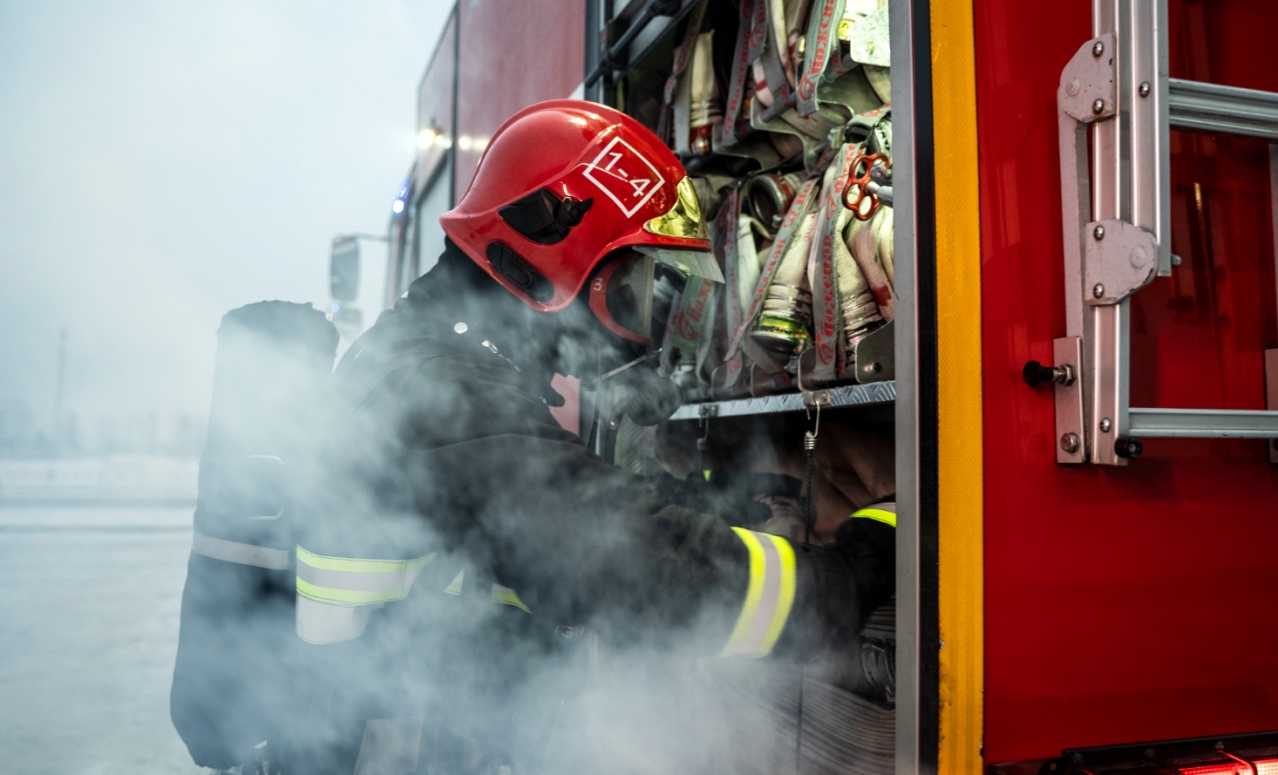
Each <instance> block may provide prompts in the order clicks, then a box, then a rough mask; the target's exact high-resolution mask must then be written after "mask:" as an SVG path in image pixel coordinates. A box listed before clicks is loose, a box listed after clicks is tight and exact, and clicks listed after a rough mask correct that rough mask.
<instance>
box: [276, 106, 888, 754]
mask: <svg viewBox="0 0 1278 775" xmlns="http://www.w3.org/2000/svg"><path fill="white" fill-rule="evenodd" d="M441 222H442V225H443V228H444V231H445V233H446V235H447V241H446V247H445V250H444V253H443V255H442V256H441V257H440V259H439V262H438V263H437V265H436V266H435V267H434V268H432V269H431V270H430V271H429V272H428V273H426V274H425V275H424V276H422V277H421V278H420V279H418V280H417V281H416V282H414V283H413V284H412V286H411V287H410V289H409V291H408V292H407V294H406V295H405V296H404V297H403V298H401V299H400V300H399V301H398V302H397V303H396V304H395V307H394V309H392V310H390V311H388V312H386V313H384V314H383V315H382V316H381V318H380V319H379V320H378V321H377V323H376V325H374V326H373V327H372V328H371V329H370V330H369V331H368V332H367V333H366V334H364V335H363V336H362V337H361V338H360V339H359V340H358V341H357V342H355V344H354V345H353V346H352V347H351V348H350V350H349V351H348V352H347V353H346V355H345V356H344V358H343V360H342V362H341V363H340V364H339V366H338V369H337V371H336V377H337V380H338V385H339V391H340V392H341V393H342V395H343V396H344V398H343V401H344V402H345V403H344V405H343V408H342V409H341V410H339V411H335V412H333V416H334V417H336V418H338V424H337V427H336V428H335V430H334V431H333V432H332V434H331V440H330V443H328V444H327V445H326V446H325V447H324V449H323V450H322V451H321V453H320V454H319V455H318V459H317V461H316V463H315V476H314V485H313V488H312V490H313V492H314V493H316V496H315V497H314V498H313V499H312V502H311V503H309V504H308V507H307V508H308V514H307V517H306V519H305V520H303V523H304V527H303V533H302V535H301V538H299V545H298V547H297V591H298V598H297V630H298V634H299V636H300V637H301V638H302V640H304V641H306V642H307V643H309V644H312V646H313V648H312V649H311V652H310V653H311V659H312V666H311V675H312V679H313V680H312V683H313V691H312V692H311V694H310V695H309V696H308V697H307V698H306V699H305V701H304V703H303V705H304V707H305V708H306V709H307V712H308V713H309V714H310V716H309V721H308V722H307V728H308V729H310V730H311V732H312V739H311V740H310V741H309V742H308V743H307V745H308V746H309V747H310V750H309V752H308V753H307V754H306V755H302V756H301V759H300V760H305V761H306V763H305V765H303V766H299V768H298V769H299V770H303V771H314V772H320V771H328V770H327V769H326V768H331V770H332V771H335V772H344V773H349V772H351V771H352V767H353V768H354V771H355V772H360V771H365V772H369V773H374V772H378V771H387V772H392V771H393V772H413V771H423V772H424V771H426V770H427V769H428V767H427V759H429V762H428V763H429V765H430V768H432V771H435V772H451V771H457V772H493V773H500V772H510V771H511V770H510V769H506V770H502V768H503V767H506V768H509V767H511V766H515V765H514V763H515V762H516V761H517V760H518V759H519V757H518V755H517V754H516V753H513V752H512V751H513V749H514V748H516V747H517V746H516V745H515V742H514V741H515V740H516V739H517V738H518V737H519V734H520V733H519V730H520V729H521V727H520V725H521V724H523V723H531V722H532V721H536V720H537V719H531V720H530V719H529V718H526V717H525V718H522V719H521V718H520V713H521V712H523V711H521V710H520V708H521V707H522V706H521V705H520V704H519V703H517V702H513V701H512V699H511V698H512V696H514V694H515V693H517V692H518V691H519V690H520V689H519V687H521V686H526V685H528V684H527V682H528V681H529V680H531V678H530V669H531V668H529V667H528V666H529V665H530V664H531V663H535V662H537V663H539V660H544V659H549V658H552V655H553V654H555V653H556V649H557V648H558V647H557V645H556V644H558V643H560V642H562V641H564V640H570V639H571V638H572V636H573V633H574V632H576V631H579V630H580V626H581V625H583V624H585V625H587V626H588V627H593V628H596V629H597V630H598V631H602V632H605V633H606V634H607V639H608V641H609V642H610V643H613V644H617V645H618V646H619V647H623V648H624V647H628V646H642V647H645V648H646V647H656V648H666V647H676V646H677V647H679V648H685V649H692V650H693V651H694V652H700V653H705V654H722V655H725V656H738V657H765V656H772V657H776V658H782V659H789V660H801V661H807V660H811V659H814V658H816V657H818V656H820V655H822V654H824V653H826V652H828V651H829V650H831V649H838V648H840V647H841V646H843V645H846V644H848V643H850V642H851V641H852V639H853V638H854V637H855V635H856V634H857V632H858V631H859V630H860V628H861V626H862V625H863V622H864V618H865V617H866V616H867V615H868V613H869V612H870V611H872V610H873V609H874V608H875V607H877V606H878V605H880V604H881V603H882V602H884V601H885V600H886V599H887V598H888V596H889V595H890V594H891V593H892V591H893V587H894V572H893V571H894V549H893V546H894V541H893V532H894V531H893V527H894V526H895V515H894V510H893V506H892V504H890V503H885V504H877V505H876V506H875V507H874V508H871V509H867V510H863V512H858V515H856V516H863V517H868V518H854V519H849V520H848V521H847V522H846V523H845V524H844V525H843V526H842V527H841V528H840V529H839V531H838V533H837V536H836V539H835V540H834V541H833V542H832V543H829V544H827V545H822V546H815V545H813V546H808V545H795V544H792V543H790V542H788V541H786V540H785V539H783V538H780V537H777V536H773V535H767V534H763V533H757V532H751V531H750V530H747V529H744V528H741V527H733V526H732V524H743V523H749V522H750V521H753V520H755V519H756V516H753V515H748V514H746V513H745V512H747V511H749V510H750V509H751V508H756V509H757V508H761V507H760V506H759V505H758V504H755V503H752V502H744V503H742V504H741V505H740V507H739V509H738V512H739V513H737V514H735V515H733V514H727V515H723V514H713V513H707V512H708V511H709V510H711V508H712V505H713V504H710V503H708V502H707V501H706V500H705V499H704V498H703V497H701V496H700V495H699V493H698V490H697V489H696V488H694V487H691V486H690V485H689V484H686V483H682V482H677V481H675V480H673V479H672V478H670V477H664V478H662V479H657V480H654V479H645V478H640V477H636V476H634V475H632V474H629V473H626V472H624V471H622V470H621V469H619V468H617V467H615V466H613V465H610V464H609V463H607V462H605V461H604V460H602V459H600V458H598V457H596V456H594V455H592V454H591V453H590V452H589V451H588V450H587V448H586V447H585V446H584V445H583V443H582V442H581V441H580V440H579V439H578V438H577V437H576V436H575V435H574V434H571V433H569V432H567V431H565V430H564V429H563V428H561V427H560V426H559V424H557V423H556V422H555V420H554V419H553V417H552V416H551V412H550V408H551V407H552V406H556V405H560V404H562V402H563V399H562V398H561V397H560V396H559V395H558V394H557V393H556V392H555V391H554V390H553V389H552V387H551V379H552V377H553V375H554V374H555V373H557V372H558V373H561V374H570V375H579V376H582V377H585V378H587V384H590V380H598V384H599V385H600V390H601V391H611V392H612V393H613V394H614V395H615V396H617V403H616V406H617V409H618V411H619V412H623V413H629V414H630V415H631V416H632V417H635V418H636V419H637V421H639V422H641V423H652V422H655V421H656V420H660V419H664V417H665V416H668V414H669V413H670V411H672V408H673V407H671V406H670V403H669V399H670V396H671V393H672V390H673V389H672V388H671V386H670V383H669V382H668V381H666V380H664V379H663V378H660V377H659V376H658V375H657V374H656V372H655V370H654V369H652V368H651V367H650V366H649V365H648V364H649V360H648V358H647V356H648V349H649V348H650V347H651V345H652V342H651V339H650V336H651V331H652V319H651V317H652V316H651V310H652V299H653V282H654V279H653V278H654V271H655V267H656V266H657V265H658V264H663V265H665V266H667V267H671V268H673V269H674V270H677V271H678V272H681V273H683V274H684V275H694V274H695V275H700V276H703V277H710V278H713V279H715V280H719V281H721V280H722V276H721V274H720V272H719V268H718V266H717V264H716V262H715V259H714V257H713V255H712V253H711V250H710V242H709V239H708V234H707V227H706V223H705V220H704V219H703V218H702V214H701V212H700V207H699V204H698V201H697V197H696V195H695V193H694V190H693V187H692V183H691V181H690V180H689V179H688V178H687V177H686V175H685V172H684V170H683V168H682V166H681V165H680V163H679V162H678V160H677V159H676V157H675V156H674V155H673V154H672V153H671V152H670V151H669V150H668V149H667V148H666V147H665V146H664V145H663V144H662V143H661V142H660V140H659V139H658V138H657V137H656V136H655V135H654V134H653V133H652V132H650V131H649V130H648V129H646V128H645V127H643V126H642V125H641V124H639V123H638V122H637V121H635V120H634V119H632V118H630V117H629V116H626V115H624V114H622V113H620V112H618V111H616V110H613V109H611V108H607V107H604V106H601V105H597V104H594V103H588V102H581V101H574V100H557V101H552V102H545V103H541V104H538V105H534V106H532V107H530V108H527V109H525V110H523V111H521V112H519V113H517V114H516V115H515V116H513V117H512V118H511V119H510V120H509V121H507V122H506V123H505V125H503V126H502V127H501V129H499V130H498V132H497V133H496V134H495V135H494V136H493V138H492V141H491V144H490V145H489V146H488V148H487V150H486V151H485V153H484V156H483V158H482V159H481V161H480V163H479V167H478V170H477V171H476V173H475V177H474V180H473V182H472V183H471V186H470V188H469V190H468V191H467V193H466V195H465V196H464V197H463V198H462V201H461V203H460V204H459V205H458V206H457V207H456V208H455V209H454V210H452V211H451V212H449V213H447V214H445V215H444V216H443V217H442V218H441ZM675 405H676V406H677V404H675ZM654 417H655V419H654ZM719 505H720V506H722V504H719ZM719 510H720V512H722V511H723V509H722V508H720V509H719ZM766 513H767V512H766V509H765V510H764V514H765V515H766ZM725 516H726V517H727V519H725V518H724V517H725ZM526 715H527V714H525V716H526ZM423 741H426V742H425V743H423ZM450 741H451V742H450ZM307 756H309V757H310V759H307V758H306V757H307ZM522 766H524V767H527V766H531V765H528V763H527V762H526V761H525V762H524V763H523V765H522ZM557 766H558V767H559V768H560V771H564V767H563V762H562V761H560V762H558V764H557ZM397 768H398V769H397Z"/></svg>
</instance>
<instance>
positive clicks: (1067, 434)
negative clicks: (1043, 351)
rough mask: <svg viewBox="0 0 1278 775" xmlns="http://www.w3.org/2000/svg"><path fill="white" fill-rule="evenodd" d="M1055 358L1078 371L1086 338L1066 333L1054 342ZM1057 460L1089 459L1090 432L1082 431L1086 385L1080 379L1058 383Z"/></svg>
mask: <svg viewBox="0 0 1278 775" xmlns="http://www.w3.org/2000/svg"><path fill="white" fill-rule="evenodd" d="M1052 359H1053V361H1054V362H1055V364H1056V365H1057V366H1070V367H1072V368H1073V371H1074V373H1075V374H1077V373H1078V369H1079V366H1080V365H1081V364H1082V362H1083V342H1082V340H1081V339H1079V338H1078V337H1077V336H1063V337H1061V338H1060V339H1057V340H1055V341H1053V342H1052ZM1055 388H1056V462H1057V463H1084V462H1086V461H1087V434H1085V433H1084V432H1083V385H1082V383H1081V382H1080V381H1079V380H1077V379H1073V380H1069V381H1066V382H1057V383H1055Z"/></svg>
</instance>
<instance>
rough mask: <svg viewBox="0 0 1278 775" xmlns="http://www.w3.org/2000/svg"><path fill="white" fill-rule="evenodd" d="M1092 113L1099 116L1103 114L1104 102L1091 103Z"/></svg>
mask: <svg viewBox="0 0 1278 775" xmlns="http://www.w3.org/2000/svg"><path fill="white" fill-rule="evenodd" d="M1092 112H1093V113H1095V114H1096V115H1100V114H1101V113H1104V112H1105V100H1096V101H1095V102H1093V103H1092Z"/></svg>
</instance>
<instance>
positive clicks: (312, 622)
mask: <svg viewBox="0 0 1278 775" xmlns="http://www.w3.org/2000/svg"><path fill="white" fill-rule="evenodd" d="M376 607H377V606H373V605H337V604H335V603H321V602H320V601H318V600H312V599H311V598H309V597H306V596H305V595H298V596H297V619H296V624H297V637H299V638H301V639H302V640H304V641H306V642H307V643H314V644H315V645H317V646H323V645H326V644H329V643H341V642H342V641H346V640H355V639H356V638H358V637H359V636H361V635H363V634H364V629H365V628H366V627H368V615H369V613H370V612H371V611H372V609H374V608H376Z"/></svg>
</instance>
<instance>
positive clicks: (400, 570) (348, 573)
mask: <svg viewBox="0 0 1278 775" xmlns="http://www.w3.org/2000/svg"><path fill="white" fill-rule="evenodd" d="M433 559H435V554H434V552H432V553H430V554H428V555H425V556H424V557H417V558H415V559H412V560H369V559H362V558H353V557H325V556H323V555H319V554H312V553H311V552H308V551H306V550H305V549H303V548H302V547H300V546H299V547H297V593H298V594H299V595H302V596H303V597H308V598H310V599H311V600H316V601H319V602H322V603H336V604H338V605H372V604H376V603H389V602H391V601H394V600H403V599H404V598H405V597H407V596H408V590H409V589H411V588H412V586H413V582H414V581H416V580H417V574H418V573H420V572H421V570H422V568H425V567H426V565H427V564H429V563H430V561H431V560H433Z"/></svg>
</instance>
